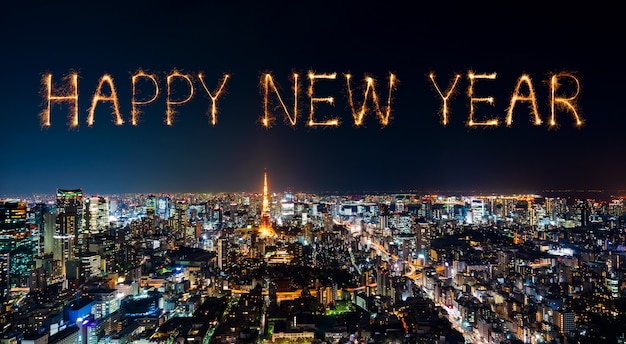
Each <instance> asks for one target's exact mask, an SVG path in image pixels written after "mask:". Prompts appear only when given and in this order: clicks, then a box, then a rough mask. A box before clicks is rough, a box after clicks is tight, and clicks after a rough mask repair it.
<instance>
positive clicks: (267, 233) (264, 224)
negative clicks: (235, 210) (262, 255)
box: [259, 170, 276, 238]
mask: <svg viewBox="0 0 626 344" xmlns="http://www.w3.org/2000/svg"><path fill="white" fill-rule="evenodd" d="M267 190H268V189H267V170H266V171H265V173H264V174H263V207H262V208H261V224H260V225H259V237H261V238H265V237H275V236H276V232H274V229H273V228H272V224H271V223H270V203H269V198H268V191H267Z"/></svg>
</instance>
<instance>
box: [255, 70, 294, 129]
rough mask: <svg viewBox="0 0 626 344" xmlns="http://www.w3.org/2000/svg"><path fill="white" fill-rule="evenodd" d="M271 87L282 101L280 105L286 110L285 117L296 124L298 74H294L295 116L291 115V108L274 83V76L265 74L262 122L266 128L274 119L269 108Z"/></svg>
mask: <svg viewBox="0 0 626 344" xmlns="http://www.w3.org/2000/svg"><path fill="white" fill-rule="evenodd" d="M270 87H271V90H272V91H273V92H274V93H275V94H276V97H277V98H278V102H279V103H280V106H281V107H282V108H283V111H284V112H285V117H286V119H287V120H288V121H289V124H291V125H292V126H295V125H296V121H297V119H298V74H296V73H294V74H293V116H291V114H290V113H289V110H287V105H285V102H284V101H283V98H282V97H281V96H280V93H279V92H278V88H277V87H276V84H275V83H274V78H273V77H272V75H271V74H269V73H267V74H265V78H264V81H263V90H264V94H263V118H262V119H261V123H263V126H264V127H266V128H269V127H270V125H271V122H272V121H273V120H274V118H273V117H271V115H270V110H269V94H270Z"/></svg>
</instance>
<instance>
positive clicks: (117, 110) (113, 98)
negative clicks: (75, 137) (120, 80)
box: [87, 74, 124, 127]
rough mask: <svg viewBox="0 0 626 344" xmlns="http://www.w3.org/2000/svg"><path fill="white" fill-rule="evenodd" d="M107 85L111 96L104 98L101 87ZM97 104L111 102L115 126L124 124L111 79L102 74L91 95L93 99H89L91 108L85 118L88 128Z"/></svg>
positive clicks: (107, 75) (91, 123)
mask: <svg viewBox="0 0 626 344" xmlns="http://www.w3.org/2000/svg"><path fill="white" fill-rule="evenodd" d="M105 83H107V84H108V85H109V89H110V90H111V95H109V96H105V95H103V94H102V86H104V84H105ZM98 102H111V103H112V104H111V109H112V110H113V113H114V114H115V118H116V120H115V124H117V125H122V124H124V120H123V119H122V115H121V114H120V106H119V101H118V99H117V92H116V91H115V85H114V84H113V78H111V76H110V75H109V74H104V75H103V76H102V77H101V78H100V82H99V83H98V87H97V88H96V91H95V92H94V94H93V98H92V99H91V107H90V108H89V116H87V125H89V126H90V127H91V126H92V125H93V122H94V114H95V111H96V105H98Z"/></svg>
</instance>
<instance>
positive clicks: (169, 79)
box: [165, 70, 194, 126]
mask: <svg viewBox="0 0 626 344" xmlns="http://www.w3.org/2000/svg"><path fill="white" fill-rule="evenodd" d="M175 78H181V79H184V80H186V81H187V83H188V84H189V96H188V97H187V98H185V99H183V100H172V80H174V79H175ZM193 93H194V89H193V82H191V77H190V76H189V75H188V74H181V73H180V72H178V71H177V70H174V71H172V72H171V73H170V74H169V75H168V76H167V100H166V102H165V104H166V111H165V115H166V119H165V123H166V124H167V125H169V126H171V125H172V122H173V120H172V117H174V115H175V114H176V111H175V110H174V109H173V106H174V105H182V104H185V103H186V102H188V101H190V100H191V98H193Z"/></svg>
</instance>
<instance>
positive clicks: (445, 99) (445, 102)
mask: <svg viewBox="0 0 626 344" xmlns="http://www.w3.org/2000/svg"><path fill="white" fill-rule="evenodd" d="M429 77H430V80H432V82H433V85H434V86H435V89H436V90H437V93H439V96H440V97H441V99H442V100H443V105H442V106H441V124H443V125H444V126H446V125H447V124H448V113H449V111H448V99H450V96H452V95H453V94H454V89H455V87H456V83H457V82H458V81H459V79H460V78H461V75H460V74H457V75H455V76H454V81H452V82H451V83H450V87H448V89H447V90H446V95H445V96H444V95H443V93H442V92H441V89H440V88H439V85H437V82H436V81H435V74H433V73H430V75H429Z"/></svg>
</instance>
